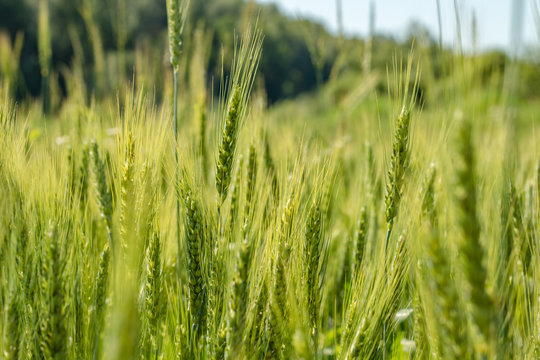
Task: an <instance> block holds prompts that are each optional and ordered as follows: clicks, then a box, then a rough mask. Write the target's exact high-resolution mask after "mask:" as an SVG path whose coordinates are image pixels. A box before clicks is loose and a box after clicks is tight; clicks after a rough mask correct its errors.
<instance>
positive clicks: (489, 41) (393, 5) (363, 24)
mask: <svg viewBox="0 0 540 360" xmlns="http://www.w3.org/2000/svg"><path fill="white" fill-rule="evenodd" d="M257 1H258V2H261V3H272V2H274V3H277V4H278V6H279V7H280V8H281V9H283V10H284V11H285V12H286V13H288V14H291V15H293V16H294V15H297V16H301V17H310V18H313V19H316V20H318V21H320V22H322V23H324V24H325V25H326V27H327V28H328V29H329V30H331V31H337V16H336V14H337V12H336V0H257ZM371 1H373V3H374V4H375V31H376V33H382V34H388V35H393V36H396V37H397V38H399V37H400V36H404V35H405V34H406V32H407V28H408V25H409V24H410V23H411V22H412V21H417V22H419V23H421V24H423V25H425V26H426V27H427V28H428V29H429V30H430V32H431V34H432V35H433V36H434V38H435V39H438V36H439V35H438V34H439V30H438V29H439V24H438V20H437V0H341V2H342V9H343V11H342V13H343V27H344V31H345V33H346V34H355V35H360V36H365V35H366V34H367V33H368V29H369V25H368V24H369V7H370V2H371ZM514 1H515V2H520V1H521V2H522V3H523V13H522V20H521V21H516V23H517V24H519V25H521V31H520V30H519V27H520V26H518V27H514V33H516V32H517V33H519V32H521V34H522V35H521V39H522V41H521V42H519V41H516V40H512V41H511V38H513V39H516V38H515V35H514V37H512V36H511V27H512V26H511V24H512V21H511V18H512V3H513V2H514ZM439 2H440V6H441V23H442V34H443V42H444V43H445V45H447V46H455V45H457V44H458V42H457V38H458V37H457V30H456V29H457V28H456V16H455V11H454V0H439ZM534 2H536V4H537V5H538V8H540V0H457V3H458V7H459V9H460V11H459V14H460V18H461V33H462V36H461V37H462V44H463V48H464V49H465V50H467V49H471V48H472V38H473V37H472V28H473V27H472V25H471V24H472V22H473V21H472V19H473V14H476V24H477V25H476V28H477V45H478V47H479V48H480V49H484V50H486V49H493V48H499V49H505V50H508V51H510V52H512V51H523V49H524V46H522V45H521V44H524V45H525V46H538V45H540V39H539V36H538V35H539V32H538V31H537V27H536V24H535V17H534V15H533V13H534V12H533V6H534ZM518 18H519V17H518ZM516 44H517V46H518V47H519V48H520V49H519V50H516V49H515V46H516Z"/></svg>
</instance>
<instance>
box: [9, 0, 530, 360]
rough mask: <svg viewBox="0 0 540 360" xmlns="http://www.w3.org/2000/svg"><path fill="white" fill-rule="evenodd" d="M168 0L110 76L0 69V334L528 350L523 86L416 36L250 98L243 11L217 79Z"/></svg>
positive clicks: (337, 355) (171, 348)
mask: <svg viewBox="0 0 540 360" xmlns="http://www.w3.org/2000/svg"><path fill="white" fill-rule="evenodd" d="M42 3H45V2H43V1H42ZM187 6H188V3H187V2H185V1H178V0H169V1H167V16H168V24H169V27H168V40H169V44H170V47H169V55H167V60H168V61H169V56H170V63H167V64H161V69H162V71H163V72H164V73H165V75H164V79H165V80H166V81H164V82H163V84H156V83H155V82H154V81H153V75H152V74H153V70H152V68H151V67H150V66H147V65H145V64H146V63H145V60H144V52H141V53H140V54H139V55H140V57H141V60H140V61H139V63H138V67H137V68H136V69H135V72H136V75H135V76H134V79H133V81H131V82H129V81H126V82H124V83H122V85H121V86H119V87H118V88H117V89H116V91H115V92H114V94H110V95H106V94H101V95H100V94H92V93H91V92H92V89H88V88H86V87H85V86H84V81H82V80H81V75H80V71H78V70H77V67H76V66H75V65H74V67H73V68H72V69H71V70H69V71H68V72H67V73H68V74H69V76H66V79H67V80H66V88H67V89H68V90H67V96H66V97H65V99H63V100H62V101H61V102H60V101H59V100H58V95H57V94H56V95H55V91H54V87H52V86H51V90H50V91H49V92H48V93H47V95H44V97H43V98H39V99H33V100H32V99H30V100H27V101H22V102H20V101H15V99H14V98H13V96H12V92H11V91H10V81H9V79H10V78H9V77H8V76H3V77H1V78H0V85H1V86H0V149H1V150H0V264H1V266H0V309H1V311H0V349H1V352H0V356H1V357H2V358H5V359H135V358H137V359H138V358H144V359H151V358H153V359H538V358H540V144H539V143H538V141H537V135H536V134H537V133H539V132H540V126H539V125H540V123H539V121H538V119H537V117H538V111H537V110H538V109H537V106H536V105H534V104H533V105H530V106H527V105H526V104H525V105H524V104H523V102H519V101H517V100H516V99H514V98H513V97H512V91H511V90H509V85H508V82H507V81H505V77H504V76H503V75H504V74H500V73H494V74H493V75H492V77H491V78H490V79H489V80H488V81H487V82H486V81H485V80H484V79H482V74H481V72H482V69H483V68H482V64H481V60H478V59H477V58H474V57H468V56H463V55H458V54H455V55H452V56H451V57H450V56H447V59H446V60H447V71H449V72H451V73H452V74H453V75H452V76H451V77H450V78H451V81H448V82H444V83H441V82H435V81H434V80H432V79H433V75H432V74H433V71H434V69H433V67H432V65H431V64H430V62H429V57H428V56H427V54H426V52H425V51H424V49H423V48H422V45H421V44H417V45H416V46H415V48H413V49H411V51H410V52H409V53H407V54H404V55H402V56H397V55H396V57H395V58H394V59H390V60H389V66H388V70H387V72H386V73H369V74H364V75H363V76H362V77H361V79H360V81H359V82H358V85H357V88H356V90H355V91H352V92H351V93H350V94H349V95H348V96H346V97H345V98H343V99H342V98H339V86H338V85H339V82H336V83H335V84H337V85H336V86H335V87H332V85H331V84H330V85H328V86H326V87H324V88H322V89H321V90H320V91H318V92H317V93H315V94H311V95H310V96H306V97H301V98H299V99H295V100H290V101H284V102H282V103H279V104H277V105H272V106H268V105H267V103H266V98H265V94H264V91H263V90H262V88H261V86H260V83H258V81H257V77H256V76H257V70H258V67H259V62H260V59H261V56H262V57H264V53H262V51H261V49H262V44H263V42H264V34H263V33H262V32H261V31H260V30H259V29H258V27H257V19H253V21H252V23H251V25H249V26H246V29H244V31H243V32H242V33H240V34H239V35H237V37H236V41H235V46H234V48H233V49H228V51H229V52H230V53H231V54H232V56H233V61H232V63H231V67H230V69H226V71H225V72H224V74H225V75H222V78H221V79H217V80H216V85H214V86H215V87H216V88H218V87H219V95H217V96H214V94H215V92H213V91H212V89H209V87H208V83H209V79H207V78H206V74H205V71H204V64H205V62H206V61H207V60H206V59H207V57H208V48H207V46H206V45H205V44H207V42H208V40H207V38H206V37H205V34H204V32H202V31H196V32H194V33H193V36H194V40H193V41H194V44H195V45H194V47H193V49H194V50H193V51H192V52H190V53H189V55H190V56H189V57H188V56H187V55H186V54H187V53H184V52H183V49H182V37H183V36H184V27H185V26H187V25H188V24H189V21H190V19H189V16H186V12H187V10H186V9H187ZM41 13H42V14H43V17H40V24H39V27H40V34H41V38H42V39H41V40H40V41H39V44H40V60H41V61H40V64H41V67H42V74H43V75H44V76H45V77H46V78H48V79H49V80H51V81H48V84H49V83H53V81H52V80H54V78H53V77H52V76H51V74H50V73H49V72H48V69H50V62H51V53H50V44H48V40H47V38H48V36H49V35H48V34H47V32H48V29H47V18H46V16H48V15H47V12H46V7H45V6H44V7H43V8H42V10H41ZM89 21H90V20H89ZM231 33H232V31H231ZM96 43H97V41H96ZM96 48H99V44H96ZM10 49H11V50H9V49H7V48H6V50H5V51H6V52H7V51H8V50H9V51H15V50H13V49H12V48H10ZM186 64H190V66H189V67H188V66H187V65H186ZM186 69H188V70H186ZM79 70H80V69H79ZM376 79H379V80H381V79H382V81H383V82H384V83H385V84H386V86H387V88H388V95H387V96H384V97H381V96H377V95H376V94H375V87H376V82H377V81H376ZM217 83H219V84H217ZM486 83H487V85H486ZM420 84H423V85H424V86H427V87H429V88H430V89H435V90H434V91H432V92H431V93H428V94H426V95H425V96H426V97H425V98H420V97H419V89H420ZM426 84H427V85H426ZM157 86H162V88H161V90H160V91H162V93H163V94H164V96H163V98H162V99H159V98H158V97H157V96H156V87H157ZM88 97H89V98H90V101H87V100H86V99H87V98H88ZM336 98H339V100H336ZM535 109H536V110H535Z"/></svg>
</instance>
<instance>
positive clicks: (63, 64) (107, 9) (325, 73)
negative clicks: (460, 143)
mask: <svg viewBox="0 0 540 360" xmlns="http://www.w3.org/2000/svg"><path fill="white" fill-rule="evenodd" d="M44 1H47V2H48V6H49V14H50V34H51V35H50V37H51V46H52V63H51V66H52V69H53V70H55V71H56V72H57V74H58V79H57V83H58V84H59V85H58V87H59V88H60V91H63V92H65V91H66V81H65V76H64V74H65V73H66V72H65V71H63V70H62V69H66V68H70V67H72V66H73V62H74V61H78V64H79V65H80V68H81V71H82V73H83V74H82V78H83V79H84V81H85V84H86V86H87V87H88V88H89V89H90V90H96V89H99V88H100V84H99V78H100V77H99V76H95V75H96V72H97V73H99V72H100V71H101V72H103V71H105V70H104V68H111V67H112V66H113V65H111V64H113V63H117V64H122V65H121V66H119V67H118V71H108V72H107V74H115V75H116V76H121V77H125V78H126V79H131V78H132V77H133V72H132V70H133V69H135V68H136V67H137V57H136V49H137V48H138V49H142V51H145V52H148V53H153V54H155V56H154V57H155V58H157V62H158V66H159V67H161V70H160V69H159V68H158V69H157V70H155V71H154V74H156V80H155V81H156V82H158V83H159V81H160V80H159V76H158V75H159V73H160V72H162V69H163V66H167V60H168V54H167V52H166V49H167V41H166V26H167V16H166V8H165V0H44ZM38 12H39V0H0V31H4V32H7V34H8V35H9V38H10V40H11V41H12V42H13V43H15V42H16V38H17V35H19V40H20V39H23V41H22V48H21V49H20V56H19V59H20V60H19V74H20V79H19V81H18V82H17V83H16V86H15V89H14V90H13V91H14V92H15V94H16V96H17V97H19V98H23V97H25V96H28V95H31V96H38V95H39V93H40V90H41V82H42V77H41V74H40V64H39V56H38V44H37V42H38V40H37V39H38V25H37V24H38ZM188 18H189V20H188V26H187V28H186V32H185V37H184V38H185V39H184V41H185V44H184V47H185V51H186V52H189V51H190V48H191V47H192V45H193V44H192V41H191V40H192V37H193V34H194V33H195V29H196V28H198V27H202V28H204V30H205V32H206V33H208V34H211V37H210V40H211V45H210V46H209V52H208V56H209V58H208V59H207V62H206V63H207V64H208V66H207V74H208V76H207V79H212V78H219V76H220V74H221V69H222V68H227V62H230V61H231V58H232V54H231V52H230V49H232V47H233V42H234V36H235V35H234V34H239V33H241V32H242V31H243V29H244V28H245V27H246V26H249V25H250V24H251V25H253V22H254V21H256V19H258V25H259V26H260V27H261V28H262V31H263V33H264V36H265V39H264V45H263V57H262V61H261V64H260V74H261V75H262V77H261V79H262V84H263V85H264V89H265V91H266V94H267V97H268V100H269V101H270V102H275V101H277V100H280V99H283V98H287V97H293V96H295V95H298V94H300V93H302V92H305V91H309V90H311V89H314V88H315V87H316V86H317V85H318V84H320V83H322V82H324V81H327V80H328V79H329V78H332V77H333V76H337V75H338V74H339V73H340V71H341V69H344V68H347V69H348V70H349V71H357V72H361V71H362V58H363V56H364V55H363V53H362V52H363V51H364V49H365V42H364V41H363V40H362V39H358V38H346V39H342V38H339V37H338V36H336V35H332V34H330V33H329V32H328V31H327V30H326V29H325V28H324V27H323V26H322V25H321V24H319V23H317V22H314V21H311V20H306V19H297V18H291V17H289V16H286V15H284V14H283V13H281V12H280V10H279V8H278V7H276V6H275V5H272V4H265V5H261V4H257V3H254V2H253V1H246V0H191V7H190V14H189V17H188ZM419 32H420V33H423V35H422V36H423V37H424V39H425V44H426V48H427V51H428V52H430V56H431V57H432V66H433V73H434V74H435V75H436V76H437V77H443V76H444V75H445V74H444V64H443V62H444V59H443V57H442V56H440V49H439V48H438V45H437V43H436V41H435V40H434V39H432V38H431V37H429V34H428V33H427V32H425V31H424V29H422V28H421V27H419V26H413V27H412V28H411V34H410V36H409V37H408V38H407V40H406V41H402V42H399V43H398V42H397V41H396V40H395V39H393V38H391V37H385V36H375V37H374V38H373V42H372V52H373V56H372V57H371V58H370V59H371V60H370V61H371V68H372V69H379V70H381V71H382V72H384V71H386V67H387V65H388V64H389V63H391V61H392V57H393V55H394V54H395V53H396V51H397V52H399V51H402V52H405V53H406V52H407V51H408V49H409V47H410V45H411V43H412V41H413V40H412V39H413V38H414V37H415V36H416V35H418V33H419ZM21 34H22V35H23V37H21ZM482 56H483V57H484V58H485V59H486V60H485V61H484V62H483V64H484V65H483V66H484V70H482V71H484V72H485V73H486V74H485V76H486V77H487V76H489V73H491V72H493V71H501V70H503V69H504V66H505V64H506V63H507V62H508V58H507V57H506V55H505V54H504V53H503V52H493V53H490V54H485V55H482ZM100 57H102V59H100ZM222 62H223V63H224V66H222ZM186 66H189V65H186ZM521 66H522V67H523V71H522V72H523V73H524V74H527V76H526V77H525V78H524V79H523V81H524V83H522V84H521V86H522V87H524V88H525V91H526V93H528V94H536V90H535V89H536V86H537V84H538V83H539V81H540V78H539V75H538V71H536V68H537V66H536V64H535V63H534V62H532V61H528V62H523V64H522V65H521ZM186 71H187V70H186ZM0 76H1V71H0ZM209 81H211V80H209ZM381 91H382V90H381Z"/></svg>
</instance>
